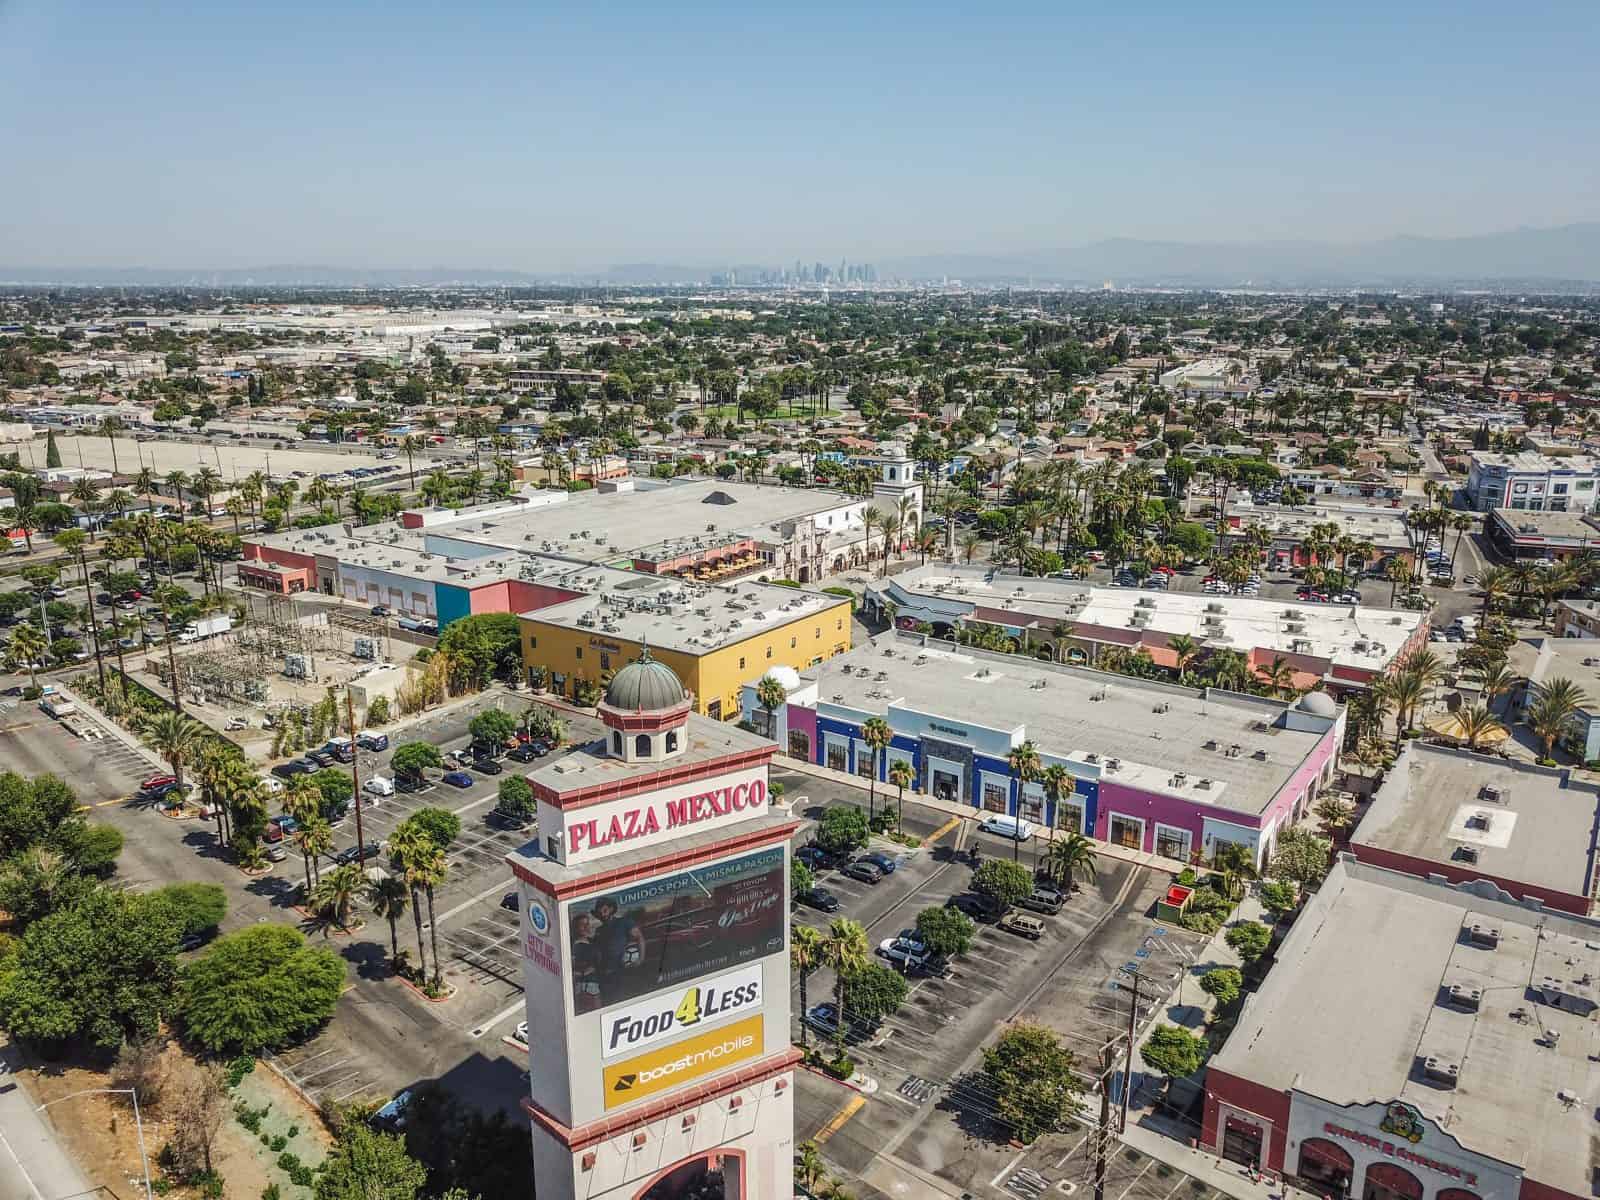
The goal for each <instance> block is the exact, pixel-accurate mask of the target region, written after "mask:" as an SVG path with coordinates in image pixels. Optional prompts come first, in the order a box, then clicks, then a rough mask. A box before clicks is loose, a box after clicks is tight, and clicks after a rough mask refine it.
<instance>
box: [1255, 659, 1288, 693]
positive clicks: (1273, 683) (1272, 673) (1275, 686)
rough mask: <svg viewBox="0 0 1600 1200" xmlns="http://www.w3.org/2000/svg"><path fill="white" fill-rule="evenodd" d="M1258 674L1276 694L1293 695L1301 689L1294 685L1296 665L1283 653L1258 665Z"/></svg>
mask: <svg viewBox="0 0 1600 1200" xmlns="http://www.w3.org/2000/svg"><path fill="white" fill-rule="evenodd" d="M1256 674H1257V675H1258V676H1259V677H1260V679H1261V683H1262V685H1263V686H1265V687H1266V689H1267V691H1268V692H1270V693H1271V694H1272V695H1274V696H1285V697H1293V696H1294V694H1295V693H1296V692H1297V691H1298V690H1299V689H1298V688H1296V687H1295V685H1294V666H1293V665H1292V664H1291V663H1290V662H1289V660H1288V659H1286V658H1284V657H1283V656H1282V655H1281V654H1279V655H1274V656H1273V659H1272V661H1271V662H1270V663H1267V664H1265V665H1262V666H1257V667H1256Z"/></svg>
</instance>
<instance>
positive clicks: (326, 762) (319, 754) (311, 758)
mask: <svg viewBox="0 0 1600 1200" xmlns="http://www.w3.org/2000/svg"><path fill="white" fill-rule="evenodd" d="M306 761H307V762H310V763H312V764H314V766H316V767H331V766H333V764H334V763H336V762H338V761H339V760H338V759H336V758H334V756H333V755H331V754H329V753H328V752H327V751H326V750H313V751H311V752H310V753H309V754H307V755H306Z"/></svg>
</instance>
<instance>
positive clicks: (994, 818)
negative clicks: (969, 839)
mask: <svg viewBox="0 0 1600 1200" xmlns="http://www.w3.org/2000/svg"><path fill="white" fill-rule="evenodd" d="M978 828H979V829H981V830H982V831H983V832H984V833H992V834H995V835H996V836H997V837H1005V838H1012V839H1014V840H1015V841H1019V842H1025V841H1027V840H1028V839H1029V838H1031V837H1032V836H1033V830H1034V826H1033V822H1032V821H1025V820H1023V819H1022V818H1021V817H1006V816H1001V815H1000V814H999V813H994V814H991V815H990V816H987V817H985V818H984V819H983V820H981V821H979V822H978Z"/></svg>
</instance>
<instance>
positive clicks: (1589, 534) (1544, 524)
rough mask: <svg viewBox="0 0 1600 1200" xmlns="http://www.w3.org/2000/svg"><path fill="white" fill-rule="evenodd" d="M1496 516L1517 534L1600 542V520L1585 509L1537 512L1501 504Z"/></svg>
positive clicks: (1495, 513) (1508, 529)
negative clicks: (1504, 506) (1505, 506)
mask: <svg viewBox="0 0 1600 1200" xmlns="http://www.w3.org/2000/svg"><path fill="white" fill-rule="evenodd" d="M1494 519H1495V520H1496V521H1499V522H1500V523H1501V524H1502V525H1504V526H1505V528H1506V531H1507V532H1509V533H1510V534H1511V535H1512V536H1513V537H1518V536H1523V537H1525V536H1530V535H1531V536H1533V537H1539V538H1566V539H1570V540H1571V541H1575V542H1581V541H1590V542H1594V543H1596V544H1597V545H1600V524H1596V523H1595V521H1594V519H1593V518H1592V517H1590V516H1589V515H1588V514H1587V513H1582V512H1537V511H1532V510H1529V509H1523V508H1497V509H1495V510H1494Z"/></svg>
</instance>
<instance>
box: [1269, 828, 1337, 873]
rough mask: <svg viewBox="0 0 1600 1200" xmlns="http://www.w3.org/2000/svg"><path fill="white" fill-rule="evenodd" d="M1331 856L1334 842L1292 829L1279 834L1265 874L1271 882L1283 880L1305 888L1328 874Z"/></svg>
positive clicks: (1308, 831) (1298, 829) (1306, 831)
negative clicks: (1269, 877)
mask: <svg viewBox="0 0 1600 1200" xmlns="http://www.w3.org/2000/svg"><path fill="white" fill-rule="evenodd" d="M1332 855H1333V843H1332V842H1330V841H1329V840H1328V839H1327V838H1323V837H1318V836H1317V835H1316V834H1314V833H1312V832H1311V831H1310V830H1308V829H1302V828H1300V827H1298V826H1294V827H1291V828H1289V829H1285V830H1284V831H1283V832H1282V833H1281V834H1279V835H1278V845H1277V849H1276V850H1274V851H1273V855H1272V861H1271V862H1270V863H1268V864H1267V874H1268V875H1269V876H1271V877H1272V878H1273V879H1286V880H1289V881H1290V882H1291V883H1297V884H1299V885H1300V886H1301V887H1306V886H1308V885H1310V884H1313V883H1318V882H1320V881H1321V880H1322V877H1323V876H1324V875H1326V874H1327V873H1328V867H1329V866H1330V859H1331V857H1332Z"/></svg>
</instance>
